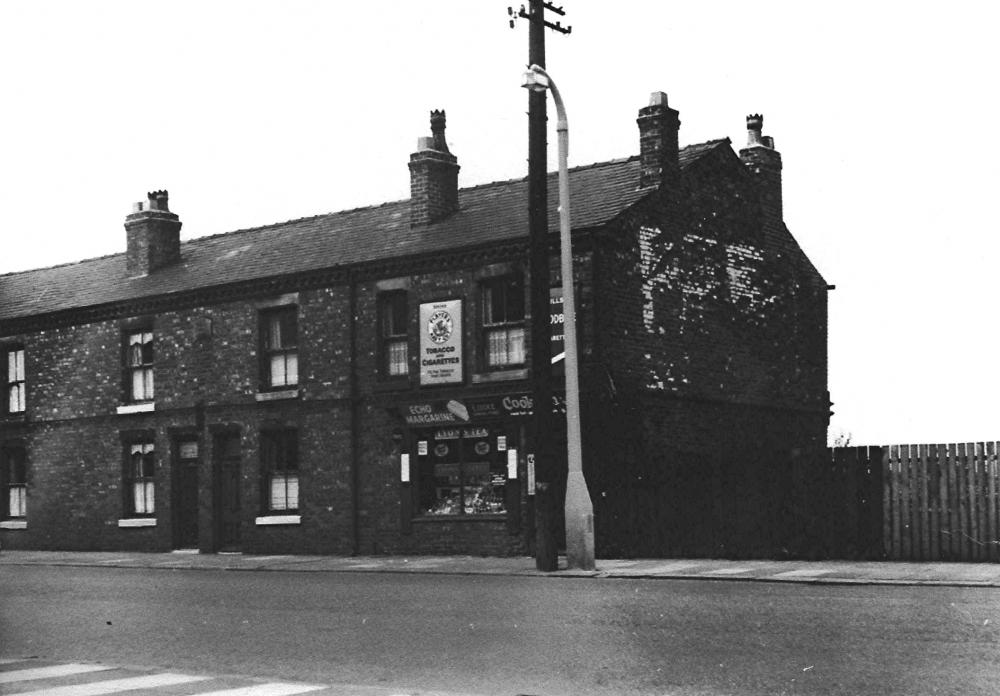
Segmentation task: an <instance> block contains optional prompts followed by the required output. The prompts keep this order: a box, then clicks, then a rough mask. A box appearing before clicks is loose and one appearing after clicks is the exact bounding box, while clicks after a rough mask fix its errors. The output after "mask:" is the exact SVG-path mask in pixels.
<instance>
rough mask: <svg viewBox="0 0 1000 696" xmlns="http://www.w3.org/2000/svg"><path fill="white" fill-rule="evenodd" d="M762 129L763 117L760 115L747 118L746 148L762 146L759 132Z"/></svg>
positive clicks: (751, 115)
mask: <svg viewBox="0 0 1000 696" xmlns="http://www.w3.org/2000/svg"><path fill="white" fill-rule="evenodd" d="M763 129H764V117H763V116H761V115H760V114H750V115H749V116H747V147H755V146H757V145H763V144H764V142H763V140H762V139H761V135H760V134H761V131H762V130H763Z"/></svg>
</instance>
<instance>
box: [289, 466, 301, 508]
mask: <svg viewBox="0 0 1000 696" xmlns="http://www.w3.org/2000/svg"><path fill="white" fill-rule="evenodd" d="M286 483H287V486H288V509H289V510H298V509H299V475H298V474H288V476H287V477H286Z"/></svg>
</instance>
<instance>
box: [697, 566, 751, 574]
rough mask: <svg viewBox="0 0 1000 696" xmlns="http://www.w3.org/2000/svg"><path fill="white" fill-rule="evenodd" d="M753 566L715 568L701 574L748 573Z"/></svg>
mask: <svg viewBox="0 0 1000 696" xmlns="http://www.w3.org/2000/svg"><path fill="white" fill-rule="evenodd" d="M751 570H753V568H717V569H716V570H706V571H705V572H704V573H702V575H739V574H740V573H749V572H750V571H751Z"/></svg>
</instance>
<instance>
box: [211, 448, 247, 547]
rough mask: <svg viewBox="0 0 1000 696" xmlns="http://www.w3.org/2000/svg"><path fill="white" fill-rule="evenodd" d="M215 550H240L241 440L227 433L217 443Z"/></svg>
mask: <svg viewBox="0 0 1000 696" xmlns="http://www.w3.org/2000/svg"><path fill="white" fill-rule="evenodd" d="M214 472H215V476H214V478H215V495H214V499H215V500H214V503H215V504H214V514H213V517H214V518H215V542H216V543H215V548H216V549H217V550H218V551H239V550H240V523H241V517H242V515H241V510H240V507H241V506H240V436H239V434H238V433H225V434H222V435H219V436H217V437H216V440H215V466H214Z"/></svg>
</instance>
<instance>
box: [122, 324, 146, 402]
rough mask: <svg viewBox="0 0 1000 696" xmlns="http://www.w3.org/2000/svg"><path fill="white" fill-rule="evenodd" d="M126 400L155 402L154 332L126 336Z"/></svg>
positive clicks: (141, 332)
mask: <svg viewBox="0 0 1000 696" xmlns="http://www.w3.org/2000/svg"><path fill="white" fill-rule="evenodd" d="M125 384H126V388H125V389H126V397H127V398H126V400H127V401H129V402H130V403H141V402H144V401H152V400H153V332H152V331H129V332H128V333H127V334H126V336H125Z"/></svg>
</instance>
